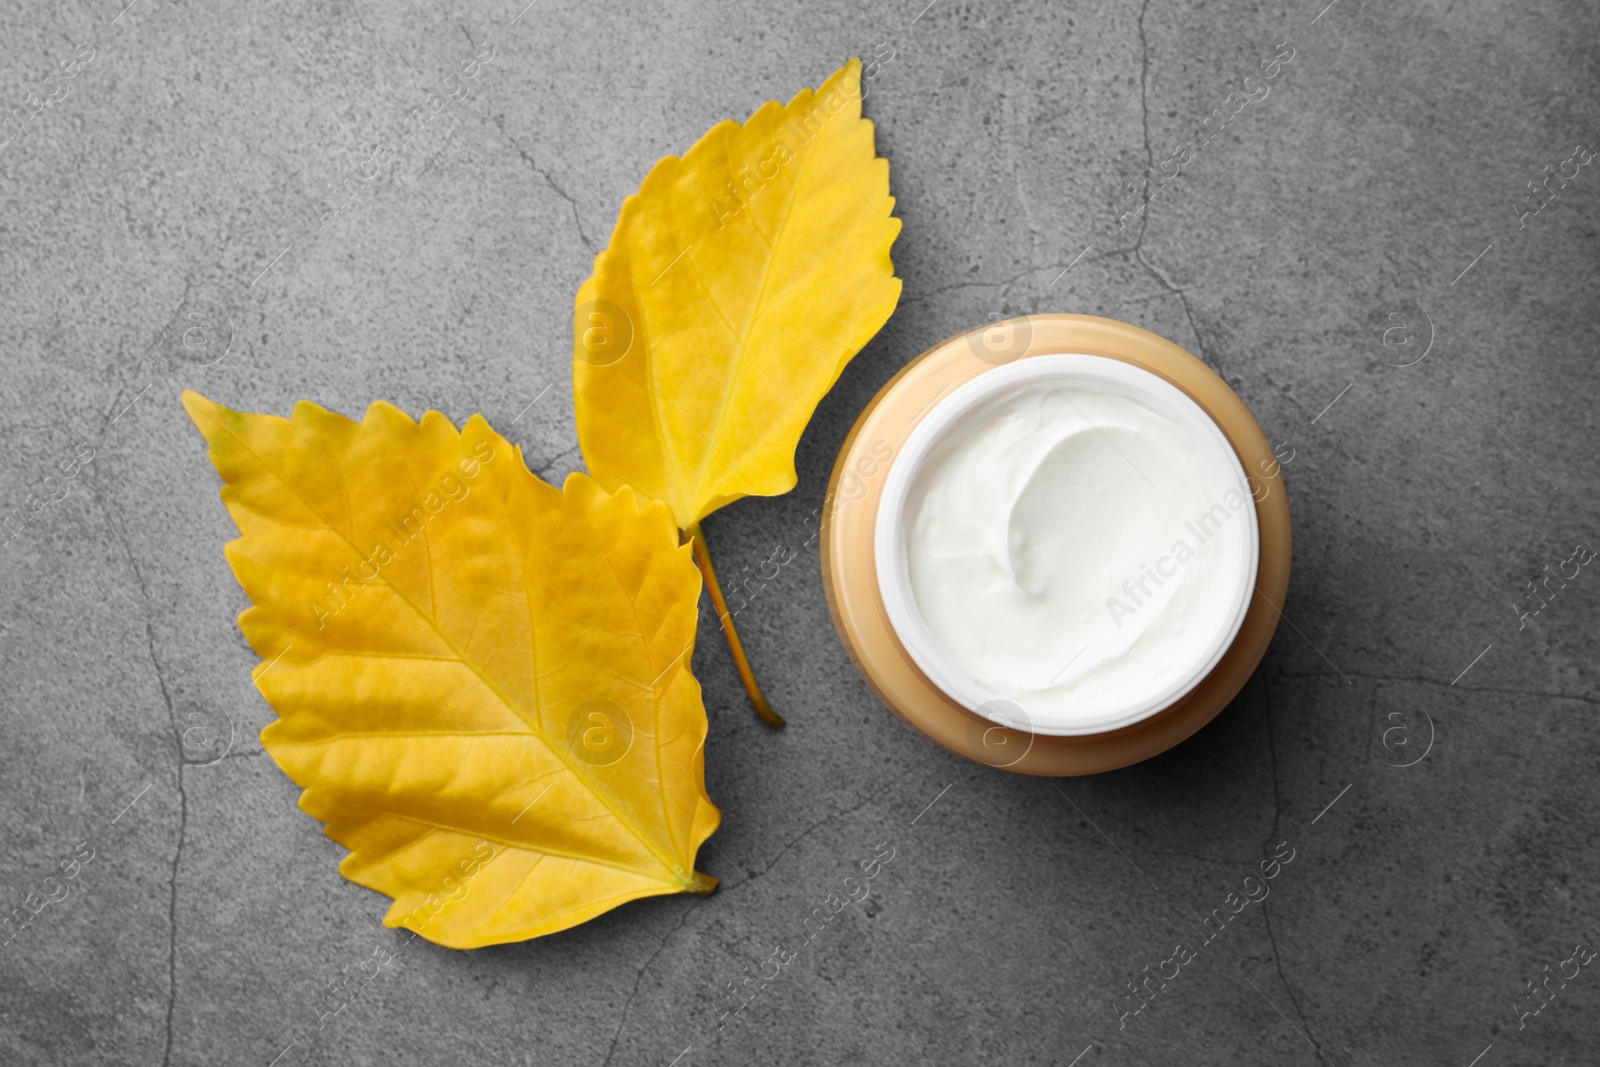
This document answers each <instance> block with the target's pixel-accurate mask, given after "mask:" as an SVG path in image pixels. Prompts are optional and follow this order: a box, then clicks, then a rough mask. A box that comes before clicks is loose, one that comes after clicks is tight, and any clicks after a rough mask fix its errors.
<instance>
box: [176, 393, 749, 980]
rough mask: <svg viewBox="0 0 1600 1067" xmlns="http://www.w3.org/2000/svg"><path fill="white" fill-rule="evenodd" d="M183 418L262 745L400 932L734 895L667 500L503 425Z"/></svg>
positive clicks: (217, 412) (553, 924) (682, 554)
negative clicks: (250, 670)
mask: <svg viewBox="0 0 1600 1067" xmlns="http://www.w3.org/2000/svg"><path fill="white" fill-rule="evenodd" d="M184 406H185V407H186V408H187V409H188V411H189V415H190V417H191V418H193V419H194V421H195V425H197V426H198V427H199V428H200V431H201V433H203V434H204V435H205V437H206V440H207V441H208V442H210V445H211V459H212V462H213V463H214V464H215V465H216V468H217V471H218V472H219V473H220V474H221V475H222V479H223V481H224V482H225V483H226V484H225V486H224V487H223V490H222V498H223V501H224V502H225V503H226V504H227V506H228V511H229V512H230V513H231V514H232V516H233V519H234V521H235V522H236V523H237V524H238V526H239V530H240V533H241V534H242V536H241V537H240V538H238V539H237V540H235V541H233V542H231V543H230V544H229V545H228V548H227V555H228V562H229V563H230V564H231V565H232V567H233V572H234V574H235V575H237V576H238V579H239V582H240V584H242V585H243V586H244V589H245V592H246V593H248V594H249V596H250V599H251V600H252V601H253V602H254V604H255V606H254V607H252V608H250V609H248V610H247V611H245V612H244V613H243V614H242V615H241V616H240V617H239V624H240V627H241V629H242V630H243V631H244V634H245V636H246V637H247V638H248V639H249V640H250V643H251V645H252V646H254V648H255V650H256V652H257V653H258V654H259V655H261V657H262V659H263V662H262V663H261V664H260V665H259V666H258V667H257V668H256V671H255V682H256V685H257V687H258V688H259V689H260V690H261V692H262V693H263V694H264V695H265V696H266V698H267V700H268V702H269V703H271V704H272V706H273V707H274V708H275V709H276V710H277V712H278V716H279V717H278V719H277V721H275V722H274V723H272V724H271V725H269V726H268V727H267V728H266V729H265V730H263V731H262V733H261V743H262V745H263V746H265V747H266V749H267V751H268V752H270V753H271V755H272V757H273V759H275V760H276V761H277V763H278V766H280V767H281V768H283V770H284V772H285V773H286V774H288V775H289V777H290V778H292V779H294V781H295V782H296V783H297V784H299V785H300V786H301V787H302V788H303V789H304V790H305V792H304V793H303V794H302V795H301V798H300V806H301V807H302V808H303V809H304V810H305V811H307V812H309V813H310V814H311V815H313V816H314V817H316V818H317V819H320V820H322V821H323V822H325V823H327V824H328V826H327V833H328V836H330V837H332V838H333V839H334V840H335V841H338V842H339V843H340V844H341V845H343V846H345V847H346V848H347V849H349V850H350V854H349V855H348V856H346V857H345V859H344V861H343V863H341V864H340V868H339V869H340V871H341V872H342V873H343V874H344V875H345V877H347V878H349V879H350V880H351V881H354V882H357V883H359V884H361V885H364V886H367V887H369V888H371V889H375V890H377V891H378V892H380V893H384V894H387V895H388V896H390V897H393V898H394V904H393V906H392V907H390V909H389V911H388V913H387V915H386V916H385V917H384V922H385V924H386V925H388V926H406V927H408V928H410V929H412V930H415V931H416V932H418V933H420V934H422V935H423V936H425V937H428V938H429V939H430V940H433V941H437V942H439V943H440V944H443V945H449V946H451V947H454V948H470V947H474V946H478V945H486V944H493V943H496V942H502V941H513V940H519V939H522V938H529V937H536V936H539V935H541V934H547V933H551V932H554V931H556V930H561V929H565V928H566V927H569V926H573V925H575V924H577V923H580V922H583V921H585V920H586V919H589V918H592V917H593V916H595V915H598V914H599V913H601V912H603V911H606V910H608V909H610V908H613V907H615V906H617V905H618V904H621V903H623V902H625V901H628V900H633V899H635V898H638V897H646V896H655V895H659V894H664V893H679V892H684V891H693V892H702V893H705V892H710V890H711V889H712V887H714V886H715V885H716V881H715V879H712V878H710V877H708V876H706V875H703V874H699V873H697V872H696V871H695V869H694V858H695V853H696V851H697V850H698V849H699V847H700V844H701V842H703V841H704V840H705V839H706V837H708V836H709V835H710V834H711V832H712V831H713V830H715V829H716V827H717V823H718V820H719V815H718V812H717V809H716V808H715V807H713V806H712V804H711V802H710V800H709V798H707V796H706V794H705V774H704V764H703V755H704V752H703V750H704V745H705V736H706V717H705V709H704V707H703V706H702V704H701V701H700V686H699V683H698V682H696V681H695V679H694V676H693V675H692V674H691V673H690V671H689V657H690V653H691V650H692V648H693V645H694V635H695V619H696V606H695V601H696V597H697V596H698V594H699V590H700V578H699V574H698V573H697V571H696V570H695V567H694V564H693V562H692V561H691V559H690V555H689V553H690V549H689V547H688V546H687V545H685V546H681V547H680V546H679V544H678V536H677V531H676V529H675V527H674V524H673V521H672V517H671V515H670V514H669V513H668V512H667V509H666V508H665V507H663V506H662V505H660V504H659V503H653V502H646V501H642V500H640V499H639V498H638V497H636V496H635V495H634V493H633V492H632V491H630V490H627V489H623V490H620V491H618V492H617V493H615V494H614V495H612V494H607V493H606V492H605V491H604V490H603V489H601V488H600V487H599V486H598V485H597V484H595V483H594V482H593V481H592V480H591V479H589V478H587V477H585V476H583V475H579V474H574V475H573V476H572V477H570V478H569V479H568V480H567V483H566V486H565V487H564V488H563V489H560V490H557V489H556V488H554V487H553V486H550V485H547V484H546V483H544V482H542V481H540V480H539V479H538V478H536V477H534V476H533V475H532V474H530V473H529V472H528V470H527V468H526V466H524V464H523V462H522V457H521V452H520V450H518V449H515V448H513V447H512V446H511V445H510V444H508V443H507V442H506V440H505V438H503V437H501V436H500V435H499V434H497V433H495V432H494V431H493V430H492V429H490V428H489V424H488V423H487V422H485V421H484V420H483V418H482V417H481V416H474V417H473V418H472V419H471V420H469V421H468V422H467V424H466V427H465V428H464V429H463V430H461V431H459V432H458V431H457V430H456V428H455V426H453V425H452V424H451V423H450V421H449V420H448V419H446V418H445V417H444V416H443V415H441V414H439V413H438V412H429V413H428V414H427V415H425V416H423V418H422V421H421V423H420V424H419V423H416V422H413V421H412V420H411V419H410V418H409V417H408V416H406V415H405V414H403V413H402V412H400V411H398V410H397V409H395V408H393V407H391V406H389V405H387V404H382V403H378V404H374V405H372V407H371V408H369V409H368V411H367V414H366V418H365V419H364V421H363V422H361V423H355V422H352V421H351V420H349V419H346V418H344V417H343V416H340V415H335V414H333V413H331V412H329V411H326V410H324V409H322V408H320V407H318V406H316V405H315V404H310V403H304V402H302V403H300V404H298V405H297V406H296V407H295V410H294V416H293V418H292V419H282V418H276V417H272V416H266V415H247V414H241V413H239V412H234V411H229V410H228V409H226V408H223V407H221V406H219V405H217V404H214V403H212V402H211V401H209V400H207V399H205V398H204V397H201V396H199V395H198V394H195V393H185V394H184Z"/></svg>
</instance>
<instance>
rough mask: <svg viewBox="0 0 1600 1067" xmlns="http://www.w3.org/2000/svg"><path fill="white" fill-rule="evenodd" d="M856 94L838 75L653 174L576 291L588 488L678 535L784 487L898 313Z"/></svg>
mask: <svg viewBox="0 0 1600 1067" xmlns="http://www.w3.org/2000/svg"><path fill="white" fill-rule="evenodd" d="M860 86H861V64H860V61H859V60H854V59H853V60H851V61H850V62H849V63H848V64H846V65H845V66H844V67H843V68H841V69H840V70H839V71H837V72H836V73H835V74H834V75H833V76H832V77H830V78H829V79H828V80H827V81H826V82H825V83H823V85H822V87H821V88H820V89H819V90H817V91H816V92H815V93H813V92H812V91H811V90H809V89H807V90H804V91H803V92H801V93H800V94H799V95H797V96H796V97H795V98H794V99H793V100H791V101H790V102H789V104H788V105H787V106H782V105H780V104H778V103H776V102H772V101H769V102H768V103H766V104H764V105H762V106H761V108H760V109H759V110H757V111H756V113H755V114H753V115H752V116H750V119H749V121H748V122H745V123H744V124H743V125H740V124H738V123H735V122H731V121H730V122H723V123H721V124H720V125H718V126H716V127H714V128H713V129H712V130H711V132H709V133H707V134H706V135H705V136H704V137H703V138H701V139H700V141H699V143H697V144H696V145H695V146H694V147H693V148H691V149H689V151H688V152H687V153H685V155H684V156H683V158H681V159H680V158H678V157H676V156H669V157H667V158H666V159H663V160H661V161H660V162H659V163H657V164H656V165H655V167H654V168H653V169H652V170H651V171H650V174H649V176H648V177H647V178H645V181H644V185H643V186H642V187H641V188H640V190H639V192H638V193H637V194H636V195H634V196H631V197H629V198H628V199H627V201H626V202H625V203H624V204H623V206H622V212H621V215H620V216H619V217H618V219H617V226H616V229H615V231H613V233H612V235H611V244H610V246H609V247H607V248H606V249H605V251H603V252H601V253H600V254H599V256H597V257H596V258H595V266H594V275H593V276H592V277H590V278H589V280H588V281H586V282H584V284H583V286H582V287H581V288H580V289H579V290H578V295H577V300H576V302H575V308H574V313H575V319H574V338H573V390H574V395H575V398H576V403H577V422H578V440H579V443H580V444H581V445H582V446H583V458H584V460H585V462H586V463H587V464H588V468H589V472H590V473H591V474H592V475H594V477H595V478H597V479H598V480H599V481H600V483H601V484H602V485H604V486H606V487H607V488H608V489H613V490H614V489H616V488H618V487H619V486H622V485H632V486H633V487H634V488H635V489H637V490H638V491H639V492H641V493H644V494H646V495H647V496H651V497H654V498H655V499H657V500H661V501H664V502H665V503H666V504H667V506H668V507H670V508H671V509H672V513H673V516H674V518H675V519H676V520H677V524H678V525H679V526H680V527H682V528H683V529H685V530H687V529H690V528H691V526H693V525H694V524H695V523H697V522H699V520H700V519H702V518H704V517H705V516H706V515H708V514H710V513H711V512H712V511H715V510H716V509H717V508H719V507H721V506H722V505H724V504H727V503H729V502H731V501H733V500H737V499H738V498H739V497H741V496H745V495H748V494H756V495H765V496H770V495H774V494H777V493H784V492H787V491H789V490H790V489H792V488H794V484H795V470H794V450H795V447H796V445H797V444H798V443H799V440H800V434H801V433H802V432H803V431H804V429H805V426H806V423H807V422H808V421H809V420H810V418H811V413H812V412H813V411H814V410H815V409H816V406H817V404H818V402H819V401H820V400H821V399H822V397H823V395H824V394H826V393H827V391H828V389H829V388H830V387H832V385H833V383H834V382H835V381H836V380H837V379H838V377H839V374H840V373H841V372H842V371H843V370H844V367H845V364H846V363H848V362H849V361H850V358H851V357H852V356H854V355H855V354H856V353H857V352H858V351H860V349H861V347H862V346H863V345H865V344H866V343H867V341H869V340H871V338H872V336H873V335H874V334H876V333H877V332H878V330H879V329H880V328H881V327H882V326H883V324H884V323H885V322H887V321H888V319H889V316H890V314H891V313H893V311H894V308H895V304H896V302H897V301H898V300H899V298H900V282H899V280H898V279H897V278H895V276H894V264H893V263H892V262H891V261H890V258H889V246H890V245H891V244H893V242H894V239H895V236H896V235H897V234H898V233H899V232H900V220H899V219H896V218H893V217H892V215H891V212H892V211H893V209H894V198H893V197H891V196H890V195H889V163H888V161H887V160H884V159H880V158H878V157H877V156H876V154H875V153H876V150H875V148H874V145H873V128H872V123H871V122H869V121H867V120H865V119H863V118H862V117H861V93H860Z"/></svg>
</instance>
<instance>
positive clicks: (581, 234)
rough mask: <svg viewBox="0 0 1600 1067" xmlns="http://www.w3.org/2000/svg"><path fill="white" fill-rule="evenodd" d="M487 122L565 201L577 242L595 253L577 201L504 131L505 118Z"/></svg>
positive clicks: (594, 245)
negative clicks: (491, 123)
mask: <svg viewBox="0 0 1600 1067" xmlns="http://www.w3.org/2000/svg"><path fill="white" fill-rule="evenodd" d="M489 121H491V122H493V123H494V125H495V128H497V129H498V130H499V131H500V136H501V137H504V138H505V141H506V143H507V144H509V145H510V146H511V147H512V148H515V149H516V150H517V155H519V156H521V157H522V161H523V162H524V163H526V164H527V165H528V166H529V167H530V168H531V169H532V170H533V172H534V173H535V174H537V175H538V176H539V177H541V178H543V179H544V183H545V184H546V185H548V186H549V187H550V190H551V191H552V192H554V193H555V194H556V195H557V196H559V197H560V198H561V199H563V200H565V201H566V202H567V206H568V207H570V208H572V221H573V223H574V224H576V226H577V227H578V238H579V240H581V241H582V242H583V244H584V247H585V248H587V249H588V250H589V251H590V252H591V253H592V252H595V251H597V250H598V246H597V245H596V244H595V243H594V242H593V241H592V240H590V239H589V232H588V231H587V230H585V229H584V228H583V215H582V213H581V212H579V211H578V201H577V200H576V199H575V198H574V197H573V195H572V194H571V193H569V192H567V191H566V190H565V189H563V188H561V186H560V185H559V184H558V183H557V182H556V180H555V179H554V178H552V177H551V176H550V172H549V171H548V170H546V169H545V168H544V167H541V166H539V164H538V163H536V162H534V158H533V155H532V153H530V152H529V151H528V150H527V149H526V148H523V147H522V145H521V144H520V143H519V142H518V141H517V139H516V138H515V137H512V136H511V134H510V132H508V131H507V130H506V120H505V116H503V115H495V116H492V117H490V120H489Z"/></svg>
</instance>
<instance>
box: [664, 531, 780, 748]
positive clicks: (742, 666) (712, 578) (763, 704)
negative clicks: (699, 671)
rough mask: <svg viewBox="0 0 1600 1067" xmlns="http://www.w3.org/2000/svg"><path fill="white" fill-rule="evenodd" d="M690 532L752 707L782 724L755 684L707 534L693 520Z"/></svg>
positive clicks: (769, 720)
mask: <svg viewBox="0 0 1600 1067" xmlns="http://www.w3.org/2000/svg"><path fill="white" fill-rule="evenodd" d="M684 533H686V534H688V535H689V543H690V544H691V545H693V546H694V561H695V563H697V564H699V565H700V575H701V577H703V578H704V579H705V581H706V592H708V593H710V594H711V604H712V606H713V607H715V608H716V609H717V619H718V621H719V622H721V623H722V632H723V634H724V635H726V637H727V638H728V649H729V651H731V652H732V653H733V664H734V666H735V667H737V668H739V677H740V678H742V679H744V690H745V692H746V693H748V694H749V696H750V706H751V707H753V708H755V709H756V714H757V715H759V716H761V721H762V722H764V723H766V724H767V725H768V726H770V727H772V728H773V729H775V730H776V729H781V728H782V727H783V716H782V715H779V714H778V713H777V712H775V711H773V710H772V705H771V704H768V703H767V698H766V697H764V696H762V695H761V687H760V686H759V685H757V684H756V676H755V675H754V674H753V673H751V671H750V661H749V660H748V659H747V658H746V657H745V654H744V643H743V642H741V641H740V640H739V631H738V630H735V629H734V628H733V615H732V614H731V613H730V612H729V611H728V602H727V600H726V599H724V598H723V596H722V586H721V585H720V584H719V583H718V582H717V568H716V567H714V566H712V564H711V549H710V547H709V546H707V545H706V535H705V534H703V533H701V532H700V524H699V523H698V522H692V523H690V524H689V528H688V529H687V530H685V531H684Z"/></svg>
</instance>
